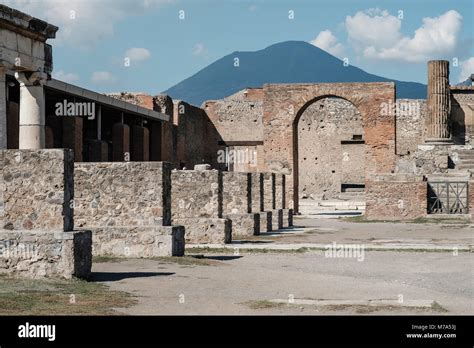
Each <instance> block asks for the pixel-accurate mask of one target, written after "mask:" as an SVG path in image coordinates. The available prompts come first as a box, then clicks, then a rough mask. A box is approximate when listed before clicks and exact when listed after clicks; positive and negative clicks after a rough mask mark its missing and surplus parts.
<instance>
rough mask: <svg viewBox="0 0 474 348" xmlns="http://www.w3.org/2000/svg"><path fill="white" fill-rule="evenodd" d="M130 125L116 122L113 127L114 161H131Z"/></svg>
mask: <svg viewBox="0 0 474 348" xmlns="http://www.w3.org/2000/svg"><path fill="white" fill-rule="evenodd" d="M130 159H131V157H130V127H129V126H128V125H126V124H122V123H116V124H114V126H113V129H112V161H114V162H123V161H130Z"/></svg>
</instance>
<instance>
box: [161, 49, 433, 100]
mask: <svg viewBox="0 0 474 348" xmlns="http://www.w3.org/2000/svg"><path fill="white" fill-rule="evenodd" d="M235 57H238V58H239V64H240V66H239V67H238V68H236V67H234V58H235ZM386 81H394V82H395V83H396V86H397V97H398V98H416V99H419V98H421V99H422V98H426V85H424V84H421V83H416V82H404V81H396V80H390V79H387V78H384V77H380V76H376V75H372V74H369V73H367V72H365V71H363V70H361V69H359V68H357V67H355V66H348V67H344V66H343V64H342V61H341V60H340V59H338V58H336V57H334V56H332V55H330V54H329V53H327V52H326V51H324V50H322V49H320V48H318V47H316V46H313V45H311V44H309V43H307V42H304V41H286V42H281V43H278V44H275V45H272V46H269V47H267V48H265V49H263V50H260V51H256V52H233V53H231V54H229V55H227V56H225V57H223V58H221V59H219V60H217V61H215V62H214V63H212V64H210V65H208V66H207V67H205V68H204V69H202V70H201V71H199V72H198V73H196V74H195V75H193V76H191V77H189V78H187V79H185V80H183V81H181V82H180V83H178V84H177V85H175V86H173V87H171V88H170V89H168V90H166V91H164V92H163V93H166V94H169V95H170V96H171V97H172V98H176V99H181V100H185V101H187V102H189V103H192V104H194V105H198V106H200V105H201V104H202V102H203V101H205V100H209V99H221V98H224V97H226V96H228V95H231V94H233V93H235V92H237V91H239V90H241V89H244V88H246V87H260V86H262V85H263V84H265V83H298V82H299V83H308V82H386Z"/></svg>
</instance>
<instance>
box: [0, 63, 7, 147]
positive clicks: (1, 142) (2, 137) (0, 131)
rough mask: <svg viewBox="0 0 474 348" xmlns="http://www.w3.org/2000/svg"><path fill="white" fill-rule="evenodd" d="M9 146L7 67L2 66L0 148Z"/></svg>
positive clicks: (0, 82)
mask: <svg viewBox="0 0 474 348" xmlns="http://www.w3.org/2000/svg"><path fill="white" fill-rule="evenodd" d="M6 148H7V83H6V76H5V69H4V68H2V67H0V150H1V149H6Z"/></svg>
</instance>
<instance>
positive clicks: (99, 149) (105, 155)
mask: <svg viewBox="0 0 474 348" xmlns="http://www.w3.org/2000/svg"><path fill="white" fill-rule="evenodd" d="M89 161H90V162H108V161H109V145H108V144H107V143H106V142H105V141H102V140H96V139H94V140H91V141H90V142H89Z"/></svg>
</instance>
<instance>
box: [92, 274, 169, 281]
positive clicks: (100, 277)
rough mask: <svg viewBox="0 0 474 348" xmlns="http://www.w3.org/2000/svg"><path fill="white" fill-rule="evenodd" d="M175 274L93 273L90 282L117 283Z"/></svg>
mask: <svg viewBox="0 0 474 348" xmlns="http://www.w3.org/2000/svg"><path fill="white" fill-rule="evenodd" d="M173 274H175V273H173V272H93V273H92V274H91V277H90V280H91V281H94V282H115V281H118V280H123V279H130V278H148V277H157V276H170V275H173Z"/></svg>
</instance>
